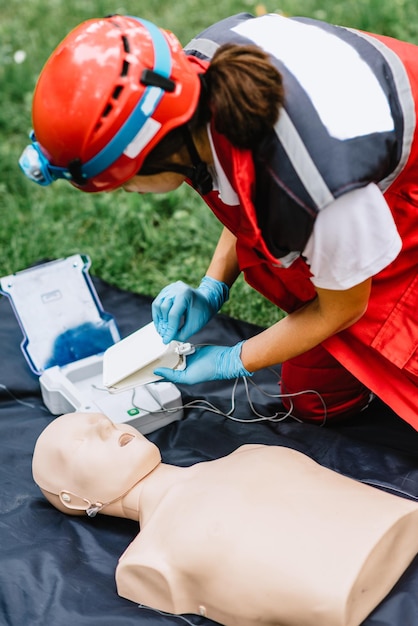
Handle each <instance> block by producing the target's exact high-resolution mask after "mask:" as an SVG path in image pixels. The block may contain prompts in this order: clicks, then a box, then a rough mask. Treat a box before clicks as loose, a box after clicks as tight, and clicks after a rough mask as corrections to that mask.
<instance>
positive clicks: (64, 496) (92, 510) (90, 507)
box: [58, 490, 103, 517]
mask: <svg viewBox="0 0 418 626" xmlns="http://www.w3.org/2000/svg"><path fill="white" fill-rule="evenodd" d="M58 497H59V500H60V502H61V504H62V505H63V506H64V507H65V508H66V509H71V511H72V512H74V511H80V512H84V513H87V515H88V516H89V517H95V515H97V513H98V512H99V511H100V510H101V509H102V508H103V504H102V503H101V502H96V503H95V504H92V503H91V502H90V500H87V499H86V498H82V497H81V496H77V495H76V494H75V493H72V492H71V491H66V490H65V491H60V492H59V495H58ZM76 515H77V513H76Z"/></svg>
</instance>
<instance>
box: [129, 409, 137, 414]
mask: <svg viewBox="0 0 418 626" xmlns="http://www.w3.org/2000/svg"><path fill="white" fill-rule="evenodd" d="M138 413H139V409H136V408H135V409H129V410H128V415H138Z"/></svg>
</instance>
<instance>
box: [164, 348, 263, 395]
mask: <svg viewBox="0 0 418 626" xmlns="http://www.w3.org/2000/svg"><path fill="white" fill-rule="evenodd" d="M243 343H244V342H243V341H241V342H240V343H237V344H236V345H235V346H232V347H230V346H201V347H197V348H196V351H195V352H194V354H191V355H189V356H188V357H187V361H186V368H185V369H184V370H173V369H170V368H169V367H161V368H158V369H156V370H155V371H154V374H155V375H156V376H162V377H163V378H164V380H166V381H169V382H171V383H174V384H185V385H194V384H196V383H202V382H206V381H210V380H229V379H234V378H239V377H241V376H252V374H251V372H248V371H247V370H246V369H245V367H244V366H243V364H242V361H241V356H240V355H241V347H242V344H243Z"/></svg>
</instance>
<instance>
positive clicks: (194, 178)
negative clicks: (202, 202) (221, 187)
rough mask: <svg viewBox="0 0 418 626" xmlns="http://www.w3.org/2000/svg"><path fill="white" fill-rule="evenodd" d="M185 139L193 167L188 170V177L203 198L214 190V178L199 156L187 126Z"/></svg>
mask: <svg viewBox="0 0 418 626" xmlns="http://www.w3.org/2000/svg"><path fill="white" fill-rule="evenodd" d="M183 139H184V143H185V144H186V148H187V150H188V152H189V156H190V159H191V161H192V167H189V168H187V169H188V170H189V172H188V173H187V174H186V176H187V177H188V178H189V179H190V181H191V183H192V186H193V187H194V189H196V191H198V192H199V193H200V194H201V195H202V196H205V195H206V194H207V193H209V192H210V191H212V189H213V181H212V176H211V175H210V173H209V170H208V166H207V165H206V163H205V162H204V161H202V159H201V158H200V156H199V153H198V151H197V148H196V146H195V143H194V141H193V137H192V133H191V132H190V129H189V127H188V126H187V125H184V126H183Z"/></svg>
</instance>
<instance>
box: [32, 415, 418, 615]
mask: <svg viewBox="0 0 418 626" xmlns="http://www.w3.org/2000/svg"><path fill="white" fill-rule="evenodd" d="M33 476H34V479H35V482H36V483H37V484H38V485H39V487H40V488H41V490H42V492H43V493H44V495H45V496H46V498H47V499H48V500H49V501H50V502H51V503H52V504H54V505H55V506H56V507H57V508H58V509H60V510H61V511H63V512H66V513H70V514H85V513H86V512H87V513H88V514H89V515H94V514H95V513H96V512H100V513H103V514H106V515H113V516H117V517H125V518H129V519H133V520H136V521H138V522H139V525H140V532H139V534H138V535H137V537H136V538H135V539H134V540H133V541H132V543H131V544H130V545H129V546H128V548H127V549H126V550H125V552H124V553H123V554H122V556H121V557H120V560H119V564H118V566H117V569H116V584H117V590H118V593H119V595H121V596H122V597H125V598H128V599H129V600H132V601H134V602H136V603H140V604H143V605H146V606H149V607H152V608H155V609H158V610H162V611H167V612H170V613H176V614H180V613H195V614H200V615H203V616H206V617H208V618H210V619H212V620H214V621H217V622H219V623H220V624H224V625H225V626H259V625H262V624H263V625H269V626H273V625H275V626H277V625H278V624H280V626H318V625H319V624H320V625H321V626H358V625H359V624H360V623H361V622H362V621H363V620H364V619H365V618H366V616H367V615H368V614H369V613H370V612H371V611H372V609H373V608H374V607H375V606H376V605H377V604H378V603H379V602H380V601H381V600H382V599H383V598H384V597H385V596H386V595H387V593H388V592H389V591H390V589H391V588H392V587H393V585H394V584H395V582H396V581H397V580H398V578H399V577H400V575H401V574H402V572H403V571H404V570H405V569H406V567H407V566H408V565H409V563H410V562H411V561H412V559H413V558H414V556H415V554H416V553H417V552H418V505H417V504H416V503H413V502H411V501H409V500H406V499H402V498H399V497H397V496H393V495H389V494H387V493H384V492H381V491H379V490H377V489H374V488H372V487H369V486H366V485H363V484H361V483H358V482H356V481H354V480H351V479H349V478H346V477H343V476H341V475H339V474H337V473H335V472H333V471H331V470H328V469H325V468H323V467H321V466H320V465H318V464H317V463H315V462H314V461H312V460H311V459H310V458H308V457H306V456H305V455H303V454H301V453H299V452H297V451H295V450H291V449H288V448H284V447H278V446H265V445H245V446H242V447H240V448H239V449H238V450H236V451H235V452H233V453H232V454H229V455H228V456H225V457H223V458H221V459H217V460H214V461H207V462H203V463H198V464H196V465H193V466H191V467H187V468H184V467H176V466H172V465H167V464H164V463H162V462H161V456H160V452H159V449H158V448H157V447H156V446H155V445H154V444H153V443H151V442H150V441H148V440H147V439H146V438H145V437H144V436H143V435H141V434H140V433H139V432H138V431H136V430H135V429H134V428H133V427H131V426H128V425H126V424H117V425H114V424H113V423H112V422H111V421H110V420H109V419H108V418H107V417H105V416H104V415H102V414H92V413H87V414H83V413H71V414H68V415H64V416H61V417H59V418H57V419H55V420H54V421H53V422H51V424H50V425H49V426H48V427H47V428H46V429H45V430H44V431H43V433H41V435H40V437H39V439H38V441H37V443H36V446H35V451H34V456H33Z"/></svg>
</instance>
